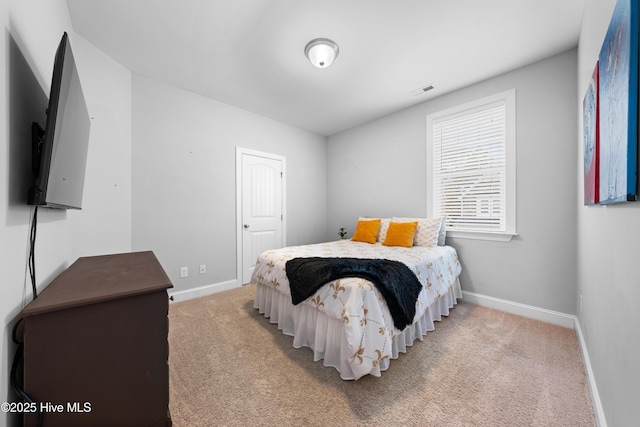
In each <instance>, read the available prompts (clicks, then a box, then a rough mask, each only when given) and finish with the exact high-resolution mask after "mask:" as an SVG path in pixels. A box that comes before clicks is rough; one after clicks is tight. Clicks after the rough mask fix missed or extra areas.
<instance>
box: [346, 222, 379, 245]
mask: <svg viewBox="0 0 640 427" xmlns="http://www.w3.org/2000/svg"><path fill="white" fill-rule="evenodd" d="M379 229H380V220H379V219H369V220H359V221H358V225H356V231H355V232H354V233H353V237H352V238H351V240H353V241H354V242H366V243H375V242H376V239H377V238H378V230H379Z"/></svg>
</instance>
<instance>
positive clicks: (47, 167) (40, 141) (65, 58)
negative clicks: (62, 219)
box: [27, 33, 91, 209]
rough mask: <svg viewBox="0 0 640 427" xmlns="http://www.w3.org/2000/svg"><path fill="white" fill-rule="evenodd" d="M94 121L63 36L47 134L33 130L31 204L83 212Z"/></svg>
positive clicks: (66, 41)
mask: <svg viewBox="0 0 640 427" xmlns="http://www.w3.org/2000/svg"><path fill="white" fill-rule="evenodd" d="M90 127H91V119H90V117H89V112H88V110H87V104H86V102H85V99H84V94H83V93H82V85H81V84H80V78H79V77H78V70H77V69H76V63H75V59H74V57H73V51H72V50H71V45H70V44H69V38H68V36H67V33H64V35H63V36H62V40H61V41H60V44H59V46H58V50H57V51H56V57H55V62H54V66H53V78H52V81H51V92H50V95H49V106H48V108H47V123H46V127H45V129H44V131H42V129H40V130H39V131H38V130H34V131H33V133H34V140H33V168H34V175H35V182H34V185H33V186H32V187H31V189H30V190H29V196H28V200H27V203H28V204H30V205H36V206H43V207H50V208H58V209H82V195H83V191H84V177H85V170H86V164H87V152H88V149H89V130H90Z"/></svg>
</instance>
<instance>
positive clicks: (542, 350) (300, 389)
mask: <svg viewBox="0 0 640 427" xmlns="http://www.w3.org/2000/svg"><path fill="white" fill-rule="evenodd" d="M254 295H255V287H254V286H253V285H248V286H243V287H242V288H238V289H233V290H230V291H225V292H221V293H218V294H214V295H210V296H206V297H202V298H198V299H194V300H191V301H186V302H181V303H173V304H171V305H170V308H169V325H170V326H169V370H170V404H169V406H170V409H171V416H172V419H173V423H174V425H175V426H177V427H195V426H248V425H278V426H282V425H290V426H302V425H308V426H311V425H323V426H359V425H403V424H404V425H407V426H491V427H493V426H563V427H566V426H595V418H594V415H593V409H592V407H591V401H590V397H589V390H588V385H587V381H586V376H585V373H584V367H583V363H582V359H581V356H580V350H579V348H578V343H577V339H576V336H575V333H574V332H573V330H571V329H567V328H562V327H558V326H554V325H551V324H547V323H543V322H539V321H535V320H531V319H526V318H523V317H518V316H514V315H511V314H508V313H503V312H500V311H496V310H492V309H489V308H485V307H480V306H476V305H473V304H469V303H465V302H464V301H463V300H461V301H460V302H459V304H458V305H457V306H456V307H455V308H454V309H452V310H451V313H450V315H449V317H447V318H443V321H442V322H439V323H436V330H435V331H433V332H429V333H428V334H427V335H426V337H425V338H424V341H416V342H415V343H414V345H413V346H412V347H410V348H409V349H408V351H407V353H405V354H401V355H400V358H399V359H396V360H392V361H391V365H390V367H389V369H388V370H387V371H385V372H383V373H382V376H381V377H379V378H377V377H372V376H366V377H363V378H361V379H360V380H358V381H343V380H341V379H340V377H339V375H338V372H337V371H336V370H335V369H334V368H328V367H325V366H323V365H322V362H321V361H320V362H314V361H313V354H312V352H311V350H309V349H306V348H302V349H295V348H293V347H292V342H293V339H292V338H291V337H288V336H285V335H283V334H282V333H281V332H280V331H279V330H278V329H277V327H276V325H273V324H271V323H269V320H268V319H266V318H265V317H264V316H262V315H261V314H259V313H258V311H257V310H256V309H254V308H253V298H254Z"/></svg>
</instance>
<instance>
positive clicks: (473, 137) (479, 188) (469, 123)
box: [427, 98, 515, 233]
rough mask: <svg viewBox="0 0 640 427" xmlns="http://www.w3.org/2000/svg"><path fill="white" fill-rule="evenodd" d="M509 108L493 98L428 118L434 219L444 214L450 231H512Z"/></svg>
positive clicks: (503, 99)
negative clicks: (510, 220)
mask: <svg viewBox="0 0 640 427" xmlns="http://www.w3.org/2000/svg"><path fill="white" fill-rule="evenodd" d="M508 108H509V106H508V103H507V100H506V99H505V98H502V99H497V100H496V99H495V98H492V99H491V100H484V101H480V102H477V103H474V104H473V105H467V106H464V107H460V108H459V109H456V110H455V111H447V112H444V114H436V115H434V116H433V117H429V118H428V120H427V123H428V129H427V131H428V132H429V133H430V135H429V136H430V138H428V139H430V140H431V141H430V142H431V144H428V145H430V148H431V149H430V150H428V152H430V153H431V156H430V157H431V159H430V160H431V165H430V166H431V181H432V182H431V186H432V187H431V197H430V201H431V204H432V206H431V208H432V215H433V216H434V217H440V216H446V218H447V227H448V229H450V230H452V231H453V230H460V231H474V232H488V233H507V232H513V231H514V230H513V227H510V225H511V224H509V218H510V216H509V215H508V209H509V205H508V203H507V202H508V200H507V199H508V198H509V197H510V195H509V194H508V191H507V182H508V180H509V179H511V177H510V176H509V174H508V168H507V163H508V153H507V148H508V138H509V132H508V127H509V126H510V125H509V123H508V117H509V115H508V111H507V110H508ZM513 179H515V177H513ZM513 206H514V205H513ZM514 209H515V206H514Z"/></svg>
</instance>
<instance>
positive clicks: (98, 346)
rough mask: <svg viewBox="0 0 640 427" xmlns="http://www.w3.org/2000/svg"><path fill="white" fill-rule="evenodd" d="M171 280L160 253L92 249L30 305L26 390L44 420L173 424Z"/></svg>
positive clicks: (30, 420) (33, 419)
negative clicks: (169, 337) (102, 253)
mask: <svg viewBox="0 0 640 427" xmlns="http://www.w3.org/2000/svg"><path fill="white" fill-rule="evenodd" d="M171 287H172V284H171V281H170V280H169V278H168V277H167V275H166V273H165V271H164V270H163V269H162V266H161V265H160V263H159V262H158V260H157V258H156V257H155V255H154V254H153V252H135V253H126V254H117V255H105V256H95V257H85V258H79V259H78V260H77V261H76V262H75V263H73V264H72V265H71V266H70V267H69V268H68V269H67V270H65V271H64V272H62V273H61V274H60V275H59V276H58V277H57V278H56V279H55V280H54V281H53V282H52V283H51V284H49V286H47V287H46V288H45V289H44V290H43V291H42V292H41V294H40V295H39V297H38V298H36V299H35V300H33V301H32V302H31V303H30V304H29V305H27V306H26V307H25V308H24V310H23V311H22V318H23V321H24V391H25V392H26V393H27V395H29V396H30V397H31V398H32V399H33V400H34V401H35V402H37V405H38V408H43V409H44V411H42V412H41V416H42V426H44V427H47V426H65V427H71V426H170V425H171V417H170V415H169V366H168V357H169V345H168V341H167V334H168V332H169V323H168V317H167V315H168V309H169V301H168V296H167V289H169V288H171ZM37 422H38V417H37V416H36V415H35V414H25V417H24V425H25V426H35V425H37Z"/></svg>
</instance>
